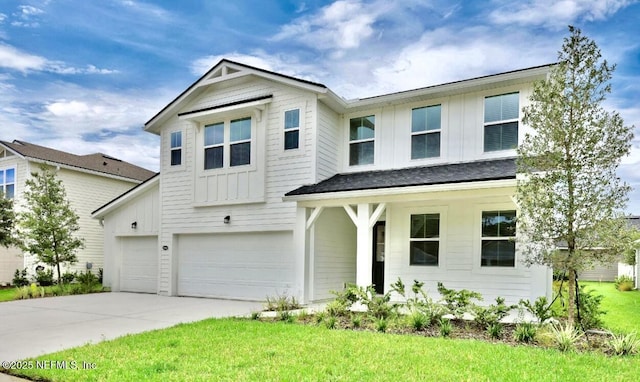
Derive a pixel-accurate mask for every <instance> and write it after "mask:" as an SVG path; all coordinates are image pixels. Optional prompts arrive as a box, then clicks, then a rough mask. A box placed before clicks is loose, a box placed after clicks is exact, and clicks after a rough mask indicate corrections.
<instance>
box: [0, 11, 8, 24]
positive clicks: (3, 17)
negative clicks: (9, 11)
mask: <svg viewBox="0 0 640 382" xmlns="http://www.w3.org/2000/svg"><path fill="white" fill-rule="evenodd" d="M6 19H7V15H5V14H4V13H0V24H2V23H3V22H4V20H6Z"/></svg>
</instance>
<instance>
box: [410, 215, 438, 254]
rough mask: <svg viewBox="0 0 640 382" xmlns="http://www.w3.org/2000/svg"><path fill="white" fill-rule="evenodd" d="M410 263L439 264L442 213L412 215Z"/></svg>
mask: <svg viewBox="0 0 640 382" xmlns="http://www.w3.org/2000/svg"><path fill="white" fill-rule="evenodd" d="M410 224H411V228H410V229H411V236H410V238H409V264H410V265H436V266H437V265H438V253H439V249H440V214H421V215H411V223H410Z"/></svg>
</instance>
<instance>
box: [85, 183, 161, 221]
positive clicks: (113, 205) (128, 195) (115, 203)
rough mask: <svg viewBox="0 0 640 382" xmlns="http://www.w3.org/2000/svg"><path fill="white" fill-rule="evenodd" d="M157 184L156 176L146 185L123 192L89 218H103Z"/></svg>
mask: <svg viewBox="0 0 640 382" xmlns="http://www.w3.org/2000/svg"><path fill="white" fill-rule="evenodd" d="M159 182H160V176H159V175H157V176H156V177H155V178H153V179H151V180H150V181H148V182H147V183H145V184H143V185H140V186H139V187H137V188H134V189H132V190H129V191H125V192H124V193H123V194H122V195H120V196H118V197H117V198H115V199H114V200H112V201H111V202H109V203H107V204H106V205H105V206H103V207H102V208H100V209H99V210H96V211H95V212H94V213H92V214H91V217H92V218H93V219H102V218H104V217H105V216H106V215H108V214H109V213H111V212H112V211H113V210H116V209H118V208H119V207H120V206H122V205H123V204H125V203H127V202H128V201H129V200H131V199H133V198H136V197H138V196H139V195H142V194H144V193H145V192H147V190H149V189H150V188H152V187H155V186H156V185H157V184H158V183H159Z"/></svg>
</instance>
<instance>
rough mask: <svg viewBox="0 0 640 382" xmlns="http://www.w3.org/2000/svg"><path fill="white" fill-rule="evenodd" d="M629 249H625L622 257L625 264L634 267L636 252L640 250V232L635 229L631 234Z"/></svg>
mask: <svg viewBox="0 0 640 382" xmlns="http://www.w3.org/2000/svg"><path fill="white" fill-rule="evenodd" d="M631 241H632V242H633V243H632V245H631V247H630V248H629V249H627V250H626V251H625V252H624V253H623V256H622V261H623V262H624V263H625V264H629V265H636V250H638V249H640V230H638V229H635V230H633V231H632V233H631Z"/></svg>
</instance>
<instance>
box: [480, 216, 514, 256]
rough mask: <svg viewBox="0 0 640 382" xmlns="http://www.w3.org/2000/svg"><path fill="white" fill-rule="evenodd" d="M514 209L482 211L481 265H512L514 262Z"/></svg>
mask: <svg viewBox="0 0 640 382" xmlns="http://www.w3.org/2000/svg"><path fill="white" fill-rule="evenodd" d="M515 236H516V211H513V210H510V211H483V212H482V253H481V261H480V265H481V266H483V267H513V266H515V263H516V243H515V241H514V240H513V239H514V238H515Z"/></svg>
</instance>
